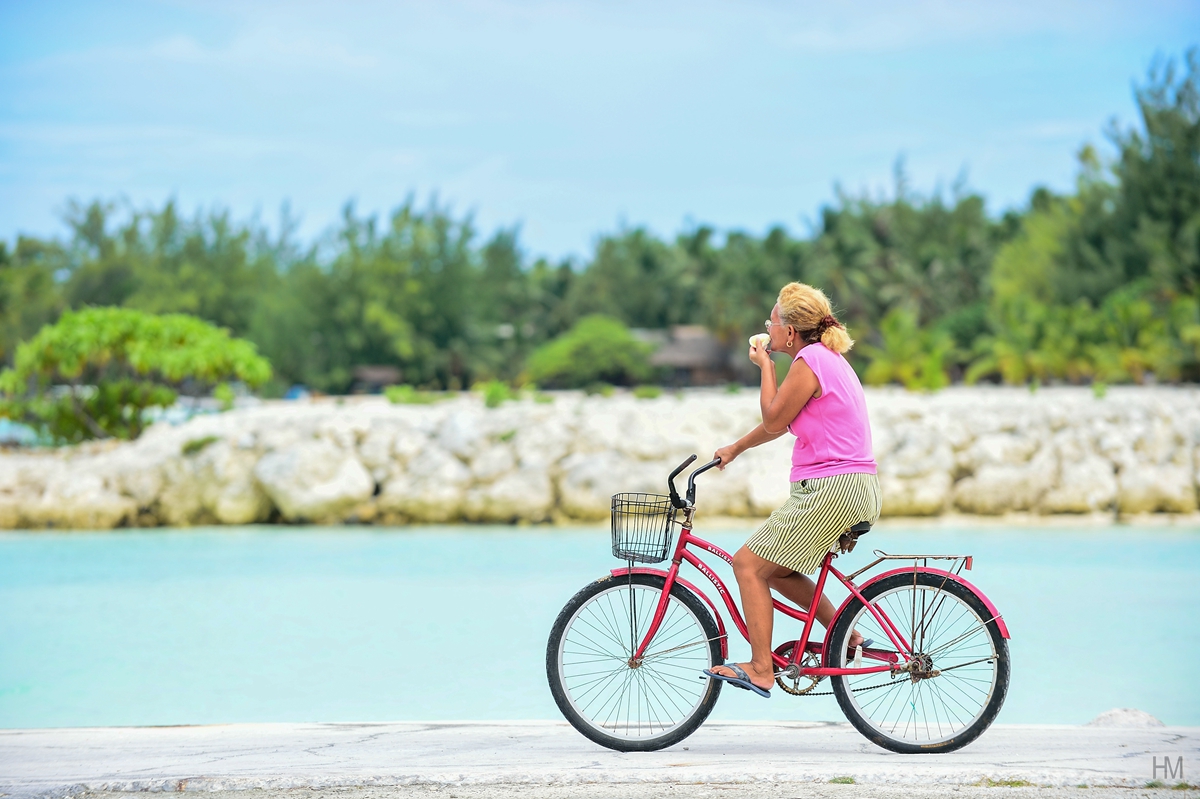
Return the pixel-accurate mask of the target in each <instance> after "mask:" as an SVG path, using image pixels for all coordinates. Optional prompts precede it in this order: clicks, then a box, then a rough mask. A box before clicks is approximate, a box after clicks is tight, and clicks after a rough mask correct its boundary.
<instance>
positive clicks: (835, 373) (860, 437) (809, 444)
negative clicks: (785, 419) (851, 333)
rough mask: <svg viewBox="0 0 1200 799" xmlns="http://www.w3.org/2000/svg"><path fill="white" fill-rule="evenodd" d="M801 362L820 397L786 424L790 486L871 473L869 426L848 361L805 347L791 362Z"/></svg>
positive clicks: (821, 347) (816, 347)
mask: <svg viewBox="0 0 1200 799" xmlns="http://www.w3.org/2000/svg"><path fill="white" fill-rule="evenodd" d="M801 358H803V359H804V362H805V363H806V364H808V367H809V368H810V369H812V370H813V374H815V375H816V376H817V382H818V383H820V385H821V396H820V397H818V398H816V399H810V400H809V401H808V403H807V404H806V405H805V406H804V408H803V409H802V410H801V411H800V414H799V415H798V416H797V417H796V418H795V419H793V420H792V423H791V424H790V425H788V430H791V431H792V434H793V435H794V436H796V446H795V448H793V449H792V482H793V483H795V482H798V481H800V480H808V479H809V478H813V477H829V476H831V475H835V474H855V473H865V474H875V473H876V466H875V456H874V453H873V452H872V450H871V422H870V420H868V419H867V401H866V397H865V396H864V395H863V389H862V383H860V382H859V381H858V375H856V374H854V370H853V369H851V368H850V364H849V362H847V361H846V359H845V358H843V357H842V356H841V355H838V354H837V353H836V352H834V351H832V350H831V349H829V348H828V347H826V346H825V345H824V344H822V343H820V342H817V343H816V344H809V345H808V346H807V347H805V348H804V349H802V350H800V352H799V354H797V355H796V357H795V359H793V361H792V363H795V362H796V361H798V360H800V359H801Z"/></svg>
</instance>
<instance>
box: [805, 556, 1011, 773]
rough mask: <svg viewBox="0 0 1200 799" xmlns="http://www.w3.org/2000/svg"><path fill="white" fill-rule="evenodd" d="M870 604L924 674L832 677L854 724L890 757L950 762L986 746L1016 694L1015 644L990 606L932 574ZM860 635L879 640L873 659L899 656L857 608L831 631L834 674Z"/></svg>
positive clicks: (895, 585) (896, 586)
mask: <svg viewBox="0 0 1200 799" xmlns="http://www.w3.org/2000/svg"><path fill="white" fill-rule="evenodd" d="M862 595H863V597H864V598H865V599H866V600H867V601H868V602H870V603H871V604H872V605H874V606H875V607H877V608H878V609H879V610H881V611H883V613H884V614H885V615H886V616H887V617H888V618H889V619H890V620H891V621H892V623H893V624H894V625H895V626H896V629H898V630H899V631H900V633H901V634H902V635H903V636H904V638H905V639H906V640H907V641H908V642H909V644H910V645H911V647H912V649H913V653H912V654H913V659H914V660H915V661H916V667H915V668H914V669H913V670H912V671H909V672H903V673H898V674H896V675H894V676H890V675H889V674H888V673H887V672H881V673H875V674H858V675H847V676H842V677H833V678H832V680H831V682H832V684H833V692H834V694H835V695H836V696H837V700H838V704H839V705H841V707H842V712H844V713H845V714H846V718H847V719H849V721H850V723H851V724H853V725H854V726H855V728H856V729H857V730H858V731H859V732H861V733H862V734H863V735H865V736H866V737H867V738H868V739H870V740H871V741H873V742H874V743H876V744H878V745H879V746H882V747H883V748H884V749H890V750H892V751H893V752H903V753H906V754H915V753H920V752H952V751H954V750H955V749H960V748H961V747H964V746H966V745H967V744H969V743H970V742H971V741H973V740H975V739H976V738H978V737H979V736H980V735H981V734H982V733H983V731H984V730H986V729H987V728H988V726H989V725H991V723H992V721H994V720H995V718H996V714H997V713H999V712H1000V706H1001V705H1003V704H1004V697H1005V695H1006V694H1007V693H1008V675H1009V662H1008V642H1007V641H1006V640H1005V639H1004V636H1003V635H1001V633H1000V627H999V625H998V624H997V623H996V620H995V619H993V618H992V613H991V612H990V611H989V610H988V609H987V606H986V605H985V604H984V603H983V602H982V601H981V600H980V599H979V597H978V596H976V595H975V594H974V592H972V591H971V590H970V589H968V588H966V587H965V586H963V585H962V584H961V583H958V582H956V581H954V580H950V579H947V578H946V577H945V576H943V575H940V574H931V573H929V572H916V573H915V574H914V573H913V572H907V573H904V574H896V575H893V576H892V577H888V578H886V579H883V580H880V581H879V582H878V583H874V584H872V585H869V586H867V587H866V588H865V589H864V590H863V592H862ZM855 629H857V630H858V631H859V632H860V633H862V634H863V636H865V637H866V638H873V639H875V641H876V642H877V643H875V644H874V645H872V647H871V648H872V649H881V648H882V649H891V645H890V644H889V643H887V642H888V640H889V639H888V636H887V634H886V633H885V632H884V630H883V627H882V626H880V624H879V622H878V621H877V620H876V619H875V617H874V615H872V614H871V613H870V611H869V610H868V609H867V608H866V606H864V605H863V603H862V602H860V601H859V600H858V599H857V598H854V599H851V600H850V602H849V603H848V604H847V605H846V608H845V609H844V610H843V611H842V613H841V614H840V615H839V616H838V618H837V619H836V620H835V621H834V623H833V626H832V629H831V630H830V633H829V641H830V642H831V643H830V645H831V646H832V649H830V650H829V655H828V658H827V663H828V665H830V666H833V667H836V668H847V667H848V666H849V664H848V662H847V661H848V657H849V652H848V651H847V649H848V646H849V643H850V635H851V633H852V632H853V631H854V630H855ZM863 663H864V664H866V665H874V664H878V661H875V660H864V661H863Z"/></svg>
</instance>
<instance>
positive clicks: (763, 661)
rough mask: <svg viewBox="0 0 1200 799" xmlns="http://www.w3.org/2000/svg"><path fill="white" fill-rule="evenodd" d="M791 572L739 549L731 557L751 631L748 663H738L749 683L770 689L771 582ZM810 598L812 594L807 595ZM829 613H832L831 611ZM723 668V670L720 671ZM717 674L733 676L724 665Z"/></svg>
mask: <svg viewBox="0 0 1200 799" xmlns="http://www.w3.org/2000/svg"><path fill="white" fill-rule="evenodd" d="M789 571H790V570H789V569H785V568H784V567H782V566H780V565H778V564H775V563H772V562H771V561H769V560H765V559H763V558H761V557H759V556H758V555H755V554H754V553H753V552H751V551H750V550H749V549H747V548H746V547H742V548H741V549H739V550H738V551H737V554H735V555H734V556H733V574H734V576H735V577H737V581H738V588H739V589H741V594H742V613H743V614H744V615H745V617H746V627H747V628H748V630H749V632H750V635H749V637H750V662H749V663H742V664H739V665H741V667H742V668H743V669H745V670H746V673H747V674H748V675H750V681H751V682H752V683H754V684H755V685H757V686H759V687H760V688H767V689H769V688H770V687H771V686H772V685H773V684H774V683H775V664H774V662H773V661H772V660H771V630H772V627H773V626H774V623H775V608H774V606H773V605H772V599H771V586H770V581H771V580H772V579H773V578H775V577H777V576H782V575H784V574H787V573H788V572H789ZM809 598H810V599H811V598H812V596H811V594H810V595H809ZM831 612H832V611H831ZM719 669H724V671H719ZM713 671H715V672H716V673H718V674H725V675H727V676H729V677H732V676H734V674H733V671H732V670H731V669H729V668H727V667H725V666H718V667H717V668H716V669H714V670H713Z"/></svg>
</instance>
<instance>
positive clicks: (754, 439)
mask: <svg viewBox="0 0 1200 799" xmlns="http://www.w3.org/2000/svg"><path fill="white" fill-rule="evenodd" d="M786 432H787V428H786V427H785V428H784V429H782V430H780V431H779V432H778V433H768V432H767V429H766V428H765V427H763V426H762V425H761V424H760V425H758V426H757V427H755V428H754V429H753V430H751V431H750V432H749V433H747V434H746V435H744V436H742V437H741V438H739V439H738V440H737V441H735V442H733V443H732V444H730V445H728V446H725V447H721V448H720V449H719V450H717V451H716V452H714V453H713V459H714V460H716V459H717V458H720V459H721V465H720V466H719V467H717V468H719V469H724V468H725V467H726V466H728V465H729V464H730V463H732V462H733V459H734V458H736V457H737V456H738V455H741V454H742V453H743V452H745V451H746V450H748V449H750V448H751V447H757V446H758V445H759V444H765V443H767V442H768V441H774V440H775V439H777V438H779V437H780V436H781V435H783V434H784V433H786Z"/></svg>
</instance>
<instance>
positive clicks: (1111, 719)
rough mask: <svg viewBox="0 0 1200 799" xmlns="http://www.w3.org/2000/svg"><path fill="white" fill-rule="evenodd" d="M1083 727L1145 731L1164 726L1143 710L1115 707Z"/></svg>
mask: <svg viewBox="0 0 1200 799" xmlns="http://www.w3.org/2000/svg"><path fill="white" fill-rule="evenodd" d="M1085 726H1088V727H1123V728H1126V729H1147V728H1150V727H1165V726H1166V725H1165V724H1163V723H1162V722H1161V721H1159V720H1158V719H1156V718H1154V716H1151V715H1150V714H1149V713H1147V712H1146V711H1144V710H1136V709H1134V708H1131V707H1117V708H1113V709H1112V710H1106V711H1104V712H1103V713H1101V714H1100V715H1099V716H1096V718H1094V719H1092V720H1091V721H1089V722H1088V723H1087V724H1086V725H1085Z"/></svg>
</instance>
